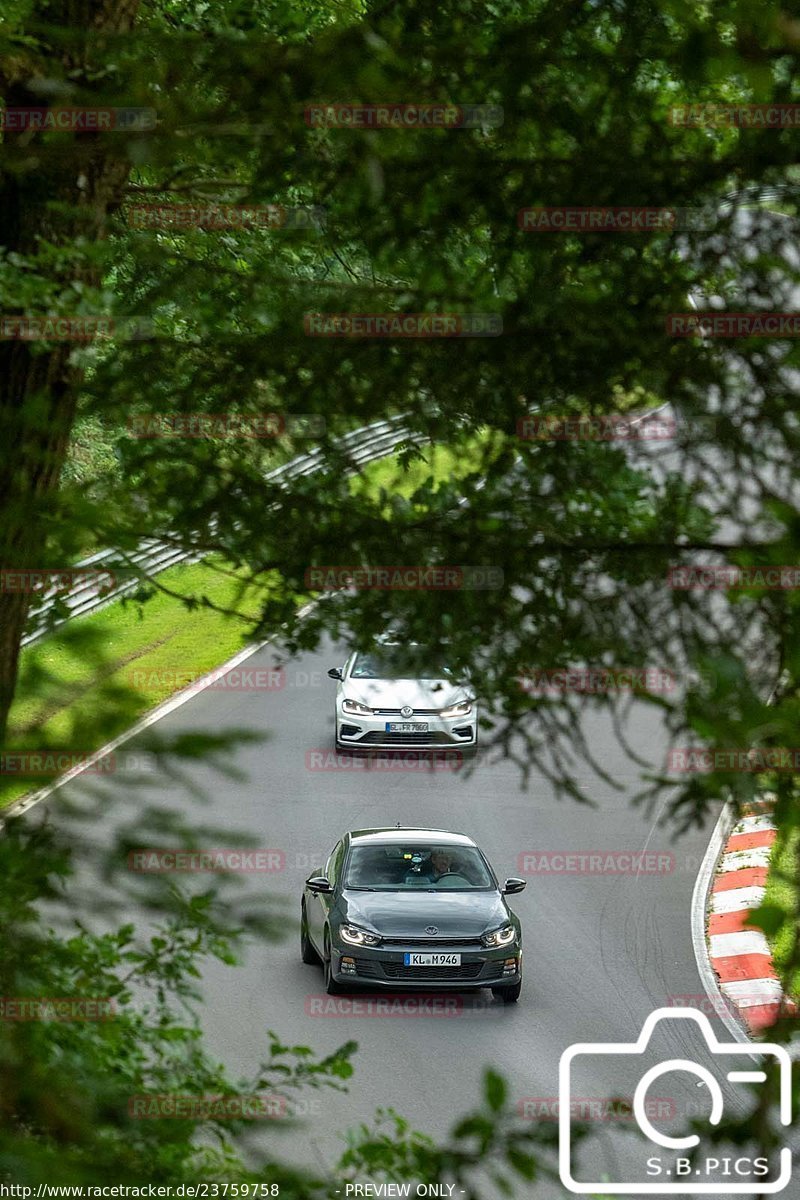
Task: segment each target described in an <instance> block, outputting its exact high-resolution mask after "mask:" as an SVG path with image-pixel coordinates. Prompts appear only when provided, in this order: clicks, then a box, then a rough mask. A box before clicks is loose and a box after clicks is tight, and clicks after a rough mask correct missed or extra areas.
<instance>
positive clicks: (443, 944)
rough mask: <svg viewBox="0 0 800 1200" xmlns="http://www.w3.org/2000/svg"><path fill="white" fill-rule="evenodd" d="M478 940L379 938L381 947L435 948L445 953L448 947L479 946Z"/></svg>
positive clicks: (467, 938) (468, 938)
mask: <svg viewBox="0 0 800 1200" xmlns="http://www.w3.org/2000/svg"><path fill="white" fill-rule="evenodd" d="M480 944H481V943H480V939H479V938H474V937H472V938H470V937H466V938H451V937H385V938H381V945H383V946H436V947H438V948H439V949H440V950H444V951H445V952H446V951H447V949H448V947H450V946H479V945H480Z"/></svg>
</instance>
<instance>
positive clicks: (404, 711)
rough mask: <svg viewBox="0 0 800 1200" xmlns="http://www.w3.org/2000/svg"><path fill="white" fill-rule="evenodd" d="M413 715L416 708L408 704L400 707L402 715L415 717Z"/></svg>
mask: <svg viewBox="0 0 800 1200" xmlns="http://www.w3.org/2000/svg"><path fill="white" fill-rule="evenodd" d="M413 715H414V710H413V708H411V707H410V706H409V705H408V704H404V705H403V707H402V708H401V709H400V716H401V717H413Z"/></svg>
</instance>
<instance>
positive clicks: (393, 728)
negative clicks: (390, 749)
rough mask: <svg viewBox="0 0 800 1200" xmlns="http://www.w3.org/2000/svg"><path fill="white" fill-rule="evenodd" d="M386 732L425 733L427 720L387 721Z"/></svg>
mask: <svg viewBox="0 0 800 1200" xmlns="http://www.w3.org/2000/svg"><path fill="white" fill-rule="evenodd" d="M386 732H387V733H427V732H428V722H427V721H387V722H386Z"/></svg>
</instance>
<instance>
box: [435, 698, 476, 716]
mask: <svg viewBox="0 0 800 1200" xmlns="http://www.w3.org/2000/svg"><path fill="white" fill-rule="evenodd" d="M471 712H472V701H471V700H465V701H464V702H463V703H462V704H452V705H451V706H450V708H443V709H442V710H441V712H440V713H439V716H440V717H468V716H469V714H470V713H471Z"/></svg>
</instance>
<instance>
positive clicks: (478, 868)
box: [344, 844, 495, 891]
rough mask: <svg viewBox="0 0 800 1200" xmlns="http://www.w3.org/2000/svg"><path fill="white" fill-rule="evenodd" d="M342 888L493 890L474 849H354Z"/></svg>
mask: <svg viewBox="0 0 800 1200" xmlns="http://www.w3.org/2000/svg"><path fill="white" fill-rule="evenodd" d="M344 886H345V887H351V888H359V887H361V888H372V889H374V890H378V891H405V890H406V889H408V890H409V891H411V890H412V889H414V888H427V889H429V890H430V889H431V888H432V889H435V890H436V891H439V890H442V891H445V890H457V891H474V890H478V889H486V888H493V887H495V884H494V881H493V880H492V877H491V875H490V874H489V871H488V868H487V866H486V863H485V861H484V859H483V856H482V855H481V853H480V851H479V850H477V849H476V848H475V847H474V846H436V845H428V846H425V845H423V846H402V845H397V844H392V845H387V846H354V847H353V848H352V850H351V851H350V857H349V860H348V864H347V873H346V875H345V880H344Z"/></svg>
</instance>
